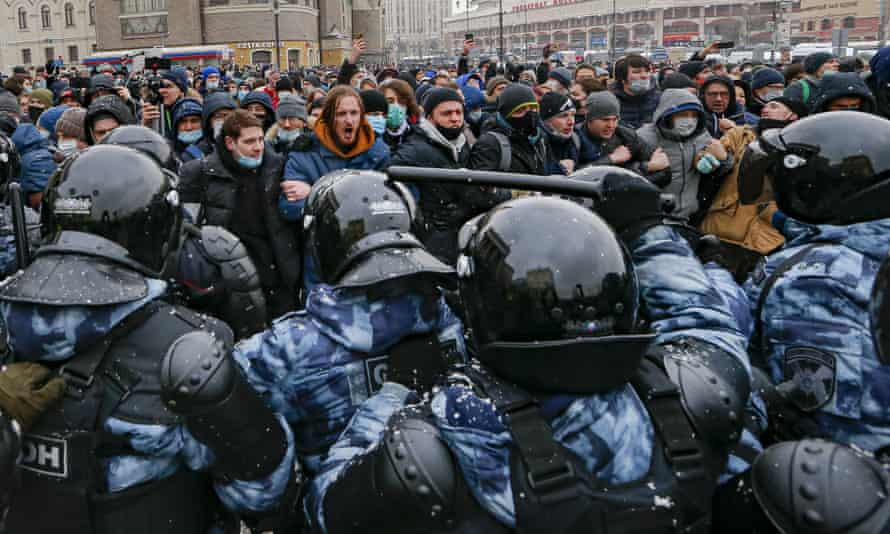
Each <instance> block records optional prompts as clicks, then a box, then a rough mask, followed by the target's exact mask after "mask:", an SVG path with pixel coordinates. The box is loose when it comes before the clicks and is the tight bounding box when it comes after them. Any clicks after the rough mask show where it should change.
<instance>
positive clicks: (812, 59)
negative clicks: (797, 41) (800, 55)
mask: <svg viewBox="0 0 890 534" xmlns="http://www.w3.org/2000/svg"><path fill="white" fill-rule="evenodd" d="M832 59H834V54H831V53H829V52H813V53H812V54H810V55H808V56H807V57H806V59H804V60H803V70H804V72H806V73H807V74H816V71H817V70H819V67H821V66H822V65H824V64H826V63H827V62H829V61H831V60H832Z"/></svg>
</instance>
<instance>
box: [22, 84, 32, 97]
mask: <svg viewBox="0 0 890 534" xmlns="http://www.w3.org/2000/svg"><path fill="white" fill-rule="evenodd" d="M23 89H24V91H25V93H27V94H29V95H30V94H31V91H33V89H31V86H30V85H26V86H25V87H24V88H23Z"/></svg>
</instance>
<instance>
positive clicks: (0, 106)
mask: <svg viewBox="0 0 890 534" xmlns="http://www.w3.org/2000/svg"><path fill="white" fill-rule="evenodd" d="M4 112H5V113H11V114H13V115H16V116H18V115H21V113H22V109H21V107H19V99H18V98H17V97H16V96H15V95H14V94H13V93H12V92H10V91H0V113H4Z"/></svg>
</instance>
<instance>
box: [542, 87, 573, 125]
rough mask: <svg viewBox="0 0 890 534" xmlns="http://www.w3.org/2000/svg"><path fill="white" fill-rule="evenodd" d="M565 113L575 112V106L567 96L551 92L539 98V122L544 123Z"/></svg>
mask: <svg viewBox="0 0 890 534" xmlns="http://www.w3.org/2000/svg"><path fill="white" fill-rule="evenodd" d="M567 111H571V112H572V113H574V112H575V105H574V104H573V103H572V101H571V99H569V97H568V96H566V95H561V94H559V93H555V92H553V91H551V92H549V93H547V94H545V95H544V96H543V97H541V120H544V121H546V120H547V119H550V118H553V117H555V116H557V115H559V114H562V113H565V112H567Z"/></svg>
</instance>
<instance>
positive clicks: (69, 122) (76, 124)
mask: <svg viewBox="0 0 890 534" xmlns="http://www.w3.org/2000/svg"><path fill="white" fill-rule="evenodd" d="M86 116H87V110H85V109H83V108H71V109H67V110H65V113H62V116H61V117H59V120H58V121H56V135H59V134H62V135H64V136H65V137H73V138H75V139H79V140H81V141H84V142H86V140H87V136H86V132H85V131H84V129H83V123H84V119H85V118H86Z"/></svg>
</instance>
